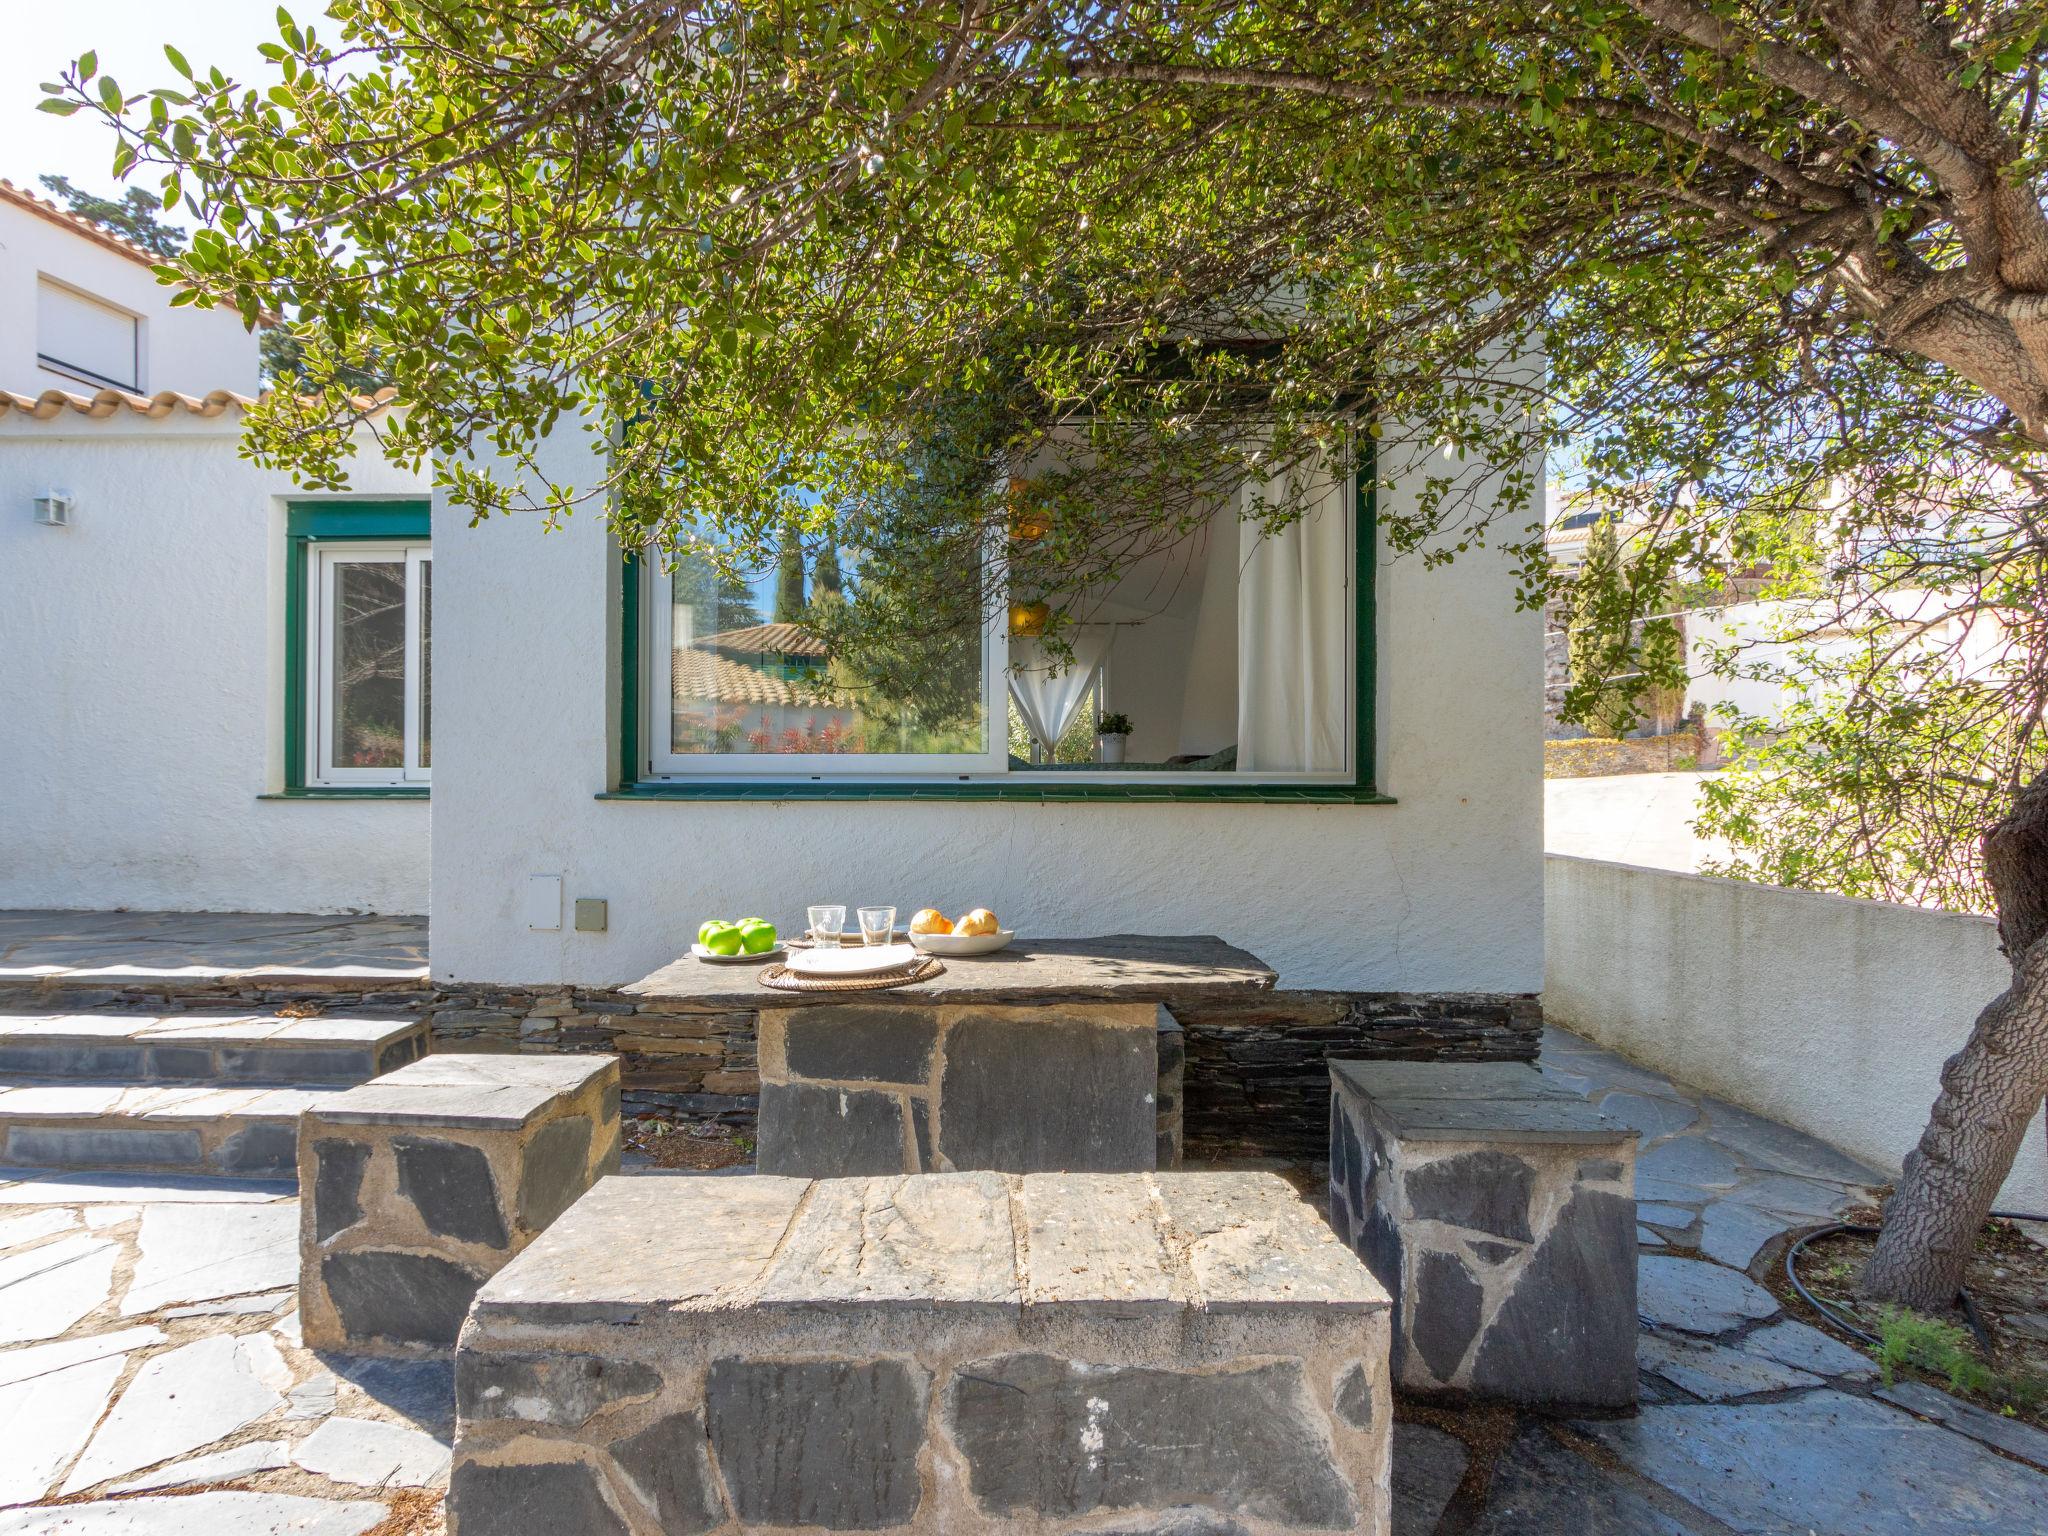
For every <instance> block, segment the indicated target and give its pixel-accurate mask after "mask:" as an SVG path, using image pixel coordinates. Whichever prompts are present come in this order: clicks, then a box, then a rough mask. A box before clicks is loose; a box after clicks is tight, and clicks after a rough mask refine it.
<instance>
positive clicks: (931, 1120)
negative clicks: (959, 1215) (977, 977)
mask: <svg viewBox="0 0 2048 1536" xmlns="http://www.w3.org/2000/svg"><path fill="white" fill-rule="evenodd" d="M760 1032H761V1044H760V1051H761V1078H762V1085H761V1118H760V1130H759V1148H758V1152H757V1155H756V1162H757V1163H758V1165H759V1168H760V1171H761V1172H763V1173H770V1174H794V1175H799V1176H803V1177H809V1178H830V1177H842V1176H848V1175H865V1174H894V1173H933V1172H952V1171H955V1170H958V1169H969V1168H981V1169H1001V1170H1005V1171H1009V1172H1028V1173H1037V1172H1048V1171H1054V1170H1059V1169H1071V1170H1077V1171H1084V1172H1101V1173H1124V1172H1139V1171H1150V1170H1151V1169H1152V1168H1154V1167H1155V1166H1157V1163H1156V1159H1157V1158H1158V1156H1159V1154H1160V1151H1161V1147H1162V1144H1163V1145H1164V1147H1165V1149H1166V1151H1167V1152H1168V1154H1169V1157H1175V1158H1176V1161H1169V1162H1168V1163H1167V1164H1166V1166H1168V1167H1173V1166H1176V1165H1177V1150H1178V1146H1179V1124H1178V1119H1179V1103H1180V1096H1179V1086H1180V1067H1179V1057H1180V1028H1179V1026H1178V1025H1177V1024H1176V1023H1175V1022H1174V1019H1173V1015H1172V1014H1171V1013H1170V1012H1169V1011H1168V1010H1166V1009H1164V1008H1161V1007H1160V1006H1159V1005H1158V1004H1156V1003H1081V1004H1069V1005H1058V1004H1042V1005H1036V1006H1031V1007H1008V1008H1005V1007H996V1006H985V1005H978V1004H967V1005H950V1006H946V1007H933V1006H931V1005H929V1004H923V1003H919V1002H916V1001H913V1000H909V999H906V1000H905V1001H903V1002H901V1003H896V1002H891V1001H889V1000H888V999H886V998H872V999H869V1000H866V1001H864V1002H860V1003H855V1004H844V1003H840V1004H834V1003H818V1004H812V1005H808V1006H805V1007H799V1008H778V1009H775V1010H773V1011H772V1012H771V1011H764V1012H763V1013H762V1015H761V1025H760ZM1169 1122H1170V1123H1169Z"/></svg>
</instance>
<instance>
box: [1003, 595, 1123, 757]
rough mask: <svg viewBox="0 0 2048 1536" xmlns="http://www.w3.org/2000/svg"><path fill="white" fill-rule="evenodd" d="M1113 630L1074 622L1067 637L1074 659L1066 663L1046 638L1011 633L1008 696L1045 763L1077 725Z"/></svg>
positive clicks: (1103, 626) (1107, 627)
mask: <svg viewBox="0 0 2048 1536" xmlns="http://www.w3.org/2000/svg"><path fill="white" fill-rule="evenodd" d="M1114 633H1115V630H1114V629H1113V628H1112V627H1111V626H1109V625H1107V624H1103V625H1091V624H1078V625H1076V626H1075V627H1074V628H1073V629H1072V630H1070V631H1068V635H1067V640H1068V643H1069V644H1070V645H1072V647H1073V648H1074V659H1073V660H1072V661H1071V662H1069V663H1067V664H1065V665H1064V666H1061V665H1060V664H1059V662H1058V660H1057V659H1056V658H1055V657H1053V656H1051V655H1050V654H1048V652H1047V651H1046V648H1045V645H1044V643H1043V642H1042V641H1038V640H1030V639H1024V638H1021V637H1018V636H1014V635H1013V636H1011V638H1010V697H1011V698H1013V699H1015V700H1016V701H1017V713H1019V714H1020V715H1022V716H1023V717H1024V726H1025V729H1027V730H1028V731H1030V732H1031V735H1032V737H1033V739H1034V740H1036V741H1037V742H1038V744H1039V745H1040V746H1041V747H1043V748H1044V749H1045V756H1046V761H1048V762H1050V761H1051V760H1052V751H1053V747H1054V746H1055V745H1056V744H1057V743H1058V742H1059V739H1060V737H1062V736H1063V735H1065V734H1066V730H1067V727H1068V726H1070V725H1072V724H1073V723H1074V714H1075V712H1076V711H1077V710H1079V709H1080V707H1081V701H1082V700H1083V699H1085V698H1086V697H1087V696H1088V685H1089V684H1090V683H1092V682H1094V681H1095V669H1096V668H1097V667H1098V666H1100V665H1101V664H1102V655H1103V652H1105V651H1107V650H1108V649H1109V640H1110V636H1111V635H1113V634H1114ZM1055 667H1058V670H1057V671H1055V670H1054V669H1055Z"/></svg>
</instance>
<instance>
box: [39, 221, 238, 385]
mask: <svg viewBox="0 0 2048 1536" xmlns="http://www.w3.org/2000/svg"><path fill="white" fill-rule="evenodd" d="M42 274H47V275H49V276H51V277H54V278H57V279H58V280H60V281H61V282H63V283H65V284H66V285H68V286H70V287H72V288H76V289H78V290H80V291H81V292H84V293H87V294H89V295H91V296H92V297H94V298H97V299H100V300H101V301H103V302H105V303H108V304H111V305H113V306H115V307H116V308H119V309H125V310H127V311H129V312H130V313H131V314H136V315H140V316H141V317H142V319H143V369H142V392H143V393H144V394H155V393H157V392H158V391H160V390H166V389H169V390H176V391H178V392H179V393H180V394H187V395H204V394H206V393H207V392H208V391H209V390H215V389H228V390H234V391H236V392H237V393H240V394H246V395H253V394H255V393H256V392H257V389H258V388H259V379H258V375H259V373H260V371H261V363H260V358H259V353H258V341H257V337H256V334H255V333H254V332H252V331H247V330H244V329H243V328H242V322H241V318H240V317H239V316H237V315H236V314H235V313H234V312H233V311H232V310H226V309H210V310H207V309H198V308H194V307H193V306H191V305H187V306H185V307H183V308H180V309H172V308H171V307H170V304H171V297H172V295H173V294H175V293H176V292H177V290H176V289H175V288H167V287H164V286H163V285H161V284H160V283H158V282H157V280H156V274H155V273H154V272H152V271H151V270H150V269H149V267H148V266H147V265H145V264H144V263H142V262H140V261H137V260H135V259H134V258H132V257H129V256H124V255H121V254H120V253H119V252H117V251H110V250H108V249H107V248H106V247H105V246H103V245H100V244H98V243H97V242H95V241H93V240H90V239H87V238H86V237H84V236H82V235H80V234H78V233H76V232H75V231H73V230H71V229H69V228H67V227H65V226H63V225H60V224H56V223H53V222H51V221H50V220H49V219H46V218H44V217H42V216H41V215H40V214H36V213H32V212H30V211H29V210H28V209H26V208H23V207H21V206H19V205H18V204H16V203H13V202H9V201H7V200H6V199H5V198H0V389H8V390H13V391H14V392H15V393H16V394H23V395H31V396H33V395H39V394H41V393H42V392H43V391H44V390H46V389H62V390H67V391H69V392H71V393H73V394H82V395H90V394H92V393H94V392H95V391H96V390H98V389H99V388H101V387H102V386H100V385H97V384H93V383H88V382H83V381H81V380H79V379H77V378H74V377H72V376H70V375H66V374H59V373H56V372H53V371H52V370H50V369H48V368H44V367H43V366H41V365H40V364H39V363H38V362H37V361H36V282H37V278H38V276H39V275H42Z"/></svg>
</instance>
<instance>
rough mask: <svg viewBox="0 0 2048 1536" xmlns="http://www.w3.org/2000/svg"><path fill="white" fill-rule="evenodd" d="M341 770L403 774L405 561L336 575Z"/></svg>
mask: <svg viewBox="0 0 2048 1536" xmlns="http://www.w3.org/2000/svg"><path fill="white" fill-rule="evenodd" d="M333 711H334V714H333V718H334V739H335V761H334V765H335V766H336V767H337V768H402V767H404V766H405V561H404V560H403V559H402V558H401V559H397V560H374V561H372V560H351V561H349V562H347V563H346V564H342V565H338V566H337V567H336V569H335V573H334V704H333Z"/></svg>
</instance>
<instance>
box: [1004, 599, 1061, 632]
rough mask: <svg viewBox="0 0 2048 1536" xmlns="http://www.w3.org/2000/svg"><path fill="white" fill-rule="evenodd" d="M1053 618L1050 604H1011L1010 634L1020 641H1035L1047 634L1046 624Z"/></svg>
mask: <svg viewBox="0 0 2048 1536" xmlns="http://www.w3.org/2000/svg"><path fill="white" fill-rule="evenodd" d="M1051 618H1052V605H1051V604H1050V603H1012V604H1010V634H1011V635H1012V636H1013V637H1015V638H1016V639H1019V640H1035V639H1036V638H1038V636H1040V635H1042V634H1044V633H1045V626H1046V622H1047V621H1048V620H1049V619H1051Z"/></svg>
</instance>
